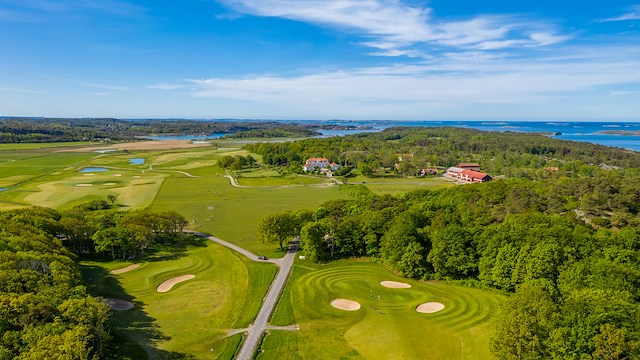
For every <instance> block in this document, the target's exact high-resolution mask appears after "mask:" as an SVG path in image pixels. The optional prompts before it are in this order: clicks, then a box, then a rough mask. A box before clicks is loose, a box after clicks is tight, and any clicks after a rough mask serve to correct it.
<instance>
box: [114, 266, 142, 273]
mask: <svg viewBox="0 0 640 360" xmlns="http://www.w3.org/2000/svg"><path fill="white" fill-rule="evenodd" d="M139 266H140V264H133V265H129V266H127V267H123V268H122V269H115V270H111V273H112V274H115V275H118V274H124V273H126V272H127V271H131V270H133V269H135V268H137V267H139Z"/></svg>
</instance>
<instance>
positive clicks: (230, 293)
mask: <svg viewBox="0 0 640 360" xmlns="http://www.w3.org/2000/svg"><path fill="white" fill-rule="evenodd" d="M146 260H147V261H144V262H143V263H141V266H140V267H139V268H137V269H134V270H131V271H129V272H127V273H124V274H120V275H111V274H109V273H108V270H111V269H114V268H121V267H125V266H127V265H129V264H130V263H123V262H121V263H118V262H109V263H101V262H84V263H82V272H83V276H84V278H85V283H87V284H89V287H90V291H91V293H92V294H95V295H100V296H104V297H115V298H120V299H123V300H127V301H130V302H132V303H134V304H135V305H136V307H135V308H134V309H132V310H128V311H123V312H114V314H113V324H114V327H115V335H116V336H117V337H118V338H119V339H121V342H122V344H121V347H122V351H123V355H127V354H128V355H130V356H131V357H130V358H131V359H139V358H144V357H149V358H151V359H157V358H179V357H181V356H183V355H187V356H192V357H195V358H199V359H200V358H212V356H213V357H220V358H227V357H226V356H228V354H229V353H233V352H234V351H235V349H236V348H237V346H238V343H239V341H240V338H241V336H233V337H229V338H226V334H227V332H228V331H229V330H231V329H235V328H244V327H246V326H248V325H249V323H250V322H251V321H252V320H253V318H254V317H255V315H256V314H257V313H258V311H259V309H260V305H261V302H260V299H262V298H263V297H264V295H265V294H266V291H267V289H268V288H269V285H270V283H271V280H272V279H273V277H274V275H275V272H276V268H275V266H273V265H271V264H263V263H255V262H251V261H249V260H246V259H245V258H244V257H240V256H236V255H235V254H234V253H232V252H231V251H230V250H228V249H226V248H224V247H222V246H219V245H217V244H214V243H212V242H209V241H207V242H206V243H205V244H204V246H200V247H197V246H193V247H188V248H187V249H185V250H183V251H177V252H171V251H170V250H169V249H166V250H164V251H162V252H159V253H157V254H154V256H152V257H150V258H148V259H146ZM185 274H193V275H195V278H194V279H192V280H188V281H186V282H182V283H179V284H177V285H175V286H174V287H173V289H172V290H170V291H169V292H167V293H159V292H157V291H156V287H157V286H158V285H159V284H160V283H161V282H163V281H164V280H167V279H170V278H173V277H176V276H179V275H185ZM211 349H214V351H213V352H212V351H211Z"/></svg>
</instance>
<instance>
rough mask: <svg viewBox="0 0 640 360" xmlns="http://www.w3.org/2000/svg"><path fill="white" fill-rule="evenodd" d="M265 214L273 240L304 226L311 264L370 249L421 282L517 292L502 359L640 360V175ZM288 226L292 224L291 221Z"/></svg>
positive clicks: (499, 337)
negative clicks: (436, 282) (430, 281)
mask: <svg viewBox="0 0 640 360" xmlns="http://www.w3.org/2000/svg"><path fill="white" fill-rule="evenodd" d="M343 189H344V190H345V191H347V192H348V193H350V194H351V195H352V198H353V199H351V200H334V201H329V202H326V203H324V204H323V205H321V206H320V207H319V208H318V209H316V210H315V211H313V212H311V211H306V210H301V211H288V212H283V213H277V214H272V215H269V216H267V217H265V218H264V219H263V220H262V221H261V222H260V226H259V228H258V231H259V233H260V235H261V238H262V240H263V241H269V242H281V241H282V239H283V238H284V239H286V238H290V237H291V236H293V235H295V234H297V233H299V234H300V246H301V249H302V252H303V254H304V255H305V256H306V257H307V259H310V260H312V261H318V262H324V261H330V260H332V259H337V258H351V257H362V256H368V257H371V258H373V259H374V260H376V261H378V262H380V263H382V264H384V265H385V266H387V267H388V268H390V269H392V270H393V271H395V272H397V273H399V274H401V275H403V276H406V277H411V278H417V279H442V280H449V281H454V282H459V283H462V284H467V285H472V286H478V287H484V288H493V289H497V290H499V291H505V292H511V293H514V295H512V296H511V297H510V300H509V301H508V306H507V308H506V309H505V311H504V314H503V318H502V319H501V320H500V321H499V323H498V324H497V329H496V331H497V334H496V336H495V338H494V341H493V344H492V350H493V352H494V353H495V355H496V356H497V357H498V358H500V359H631V358H639V357H640V306H639V305H640V303H639V301H640V214H639V213H640V177H638V176H635V177H630V176H622V175H621V174H620V173H615V172H611V173H608V174H606V175H601V176H594V177H582V178H568V177H563V178H559V179H548V180H545V181H532V180H522V179H520V180H517V179H512V180H498V181H494V182H489V183H483V184H474V185H466V186H458V187H455V188H450V189H445V190H439V191H416V192H411V193H408V194H406V195H405V196H404V197H402V198H397V197H392V196H388V195H387V196H376V195H374V194H373V193H371V192H370V191H369V190H367V189H366V187H364V186H363V185H346V186H343ZM282 224H287V226H283V225H282Z"/></svg>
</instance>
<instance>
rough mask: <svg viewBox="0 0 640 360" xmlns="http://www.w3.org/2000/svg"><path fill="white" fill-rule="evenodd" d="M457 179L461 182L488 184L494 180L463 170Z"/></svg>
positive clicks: (482, 174) (472, 171)
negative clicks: (487, 182)
mask: <svg viewBox="0 0 640 360" xmlns="http://www.w3.org/2000/svg"><path fill="white" fill-rule="evenodd" d="M457 177H458V179H460V180H464V181H468V182H486V181H491V180H493V178H492V177H491V176H489V175H487V174H485V173H481V172H479V171H474V170H462V171H461V172H460V173H459V174H458V176H457Z"/></svg>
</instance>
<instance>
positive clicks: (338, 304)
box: [331, 299, 360, 311]
mask: <svg viewBox="0 0 640 360" xmlns="http://www.w3.org/2000/svg"><path fill="white" fill-rule="evenodd" d="M331 306H333V307H334V308H336V309H340V310H346V311H356V310H360V304H359V303H358V302H355V301H351V300H346V299H335V300H333V301H332V302H331Z"/></svg>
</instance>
